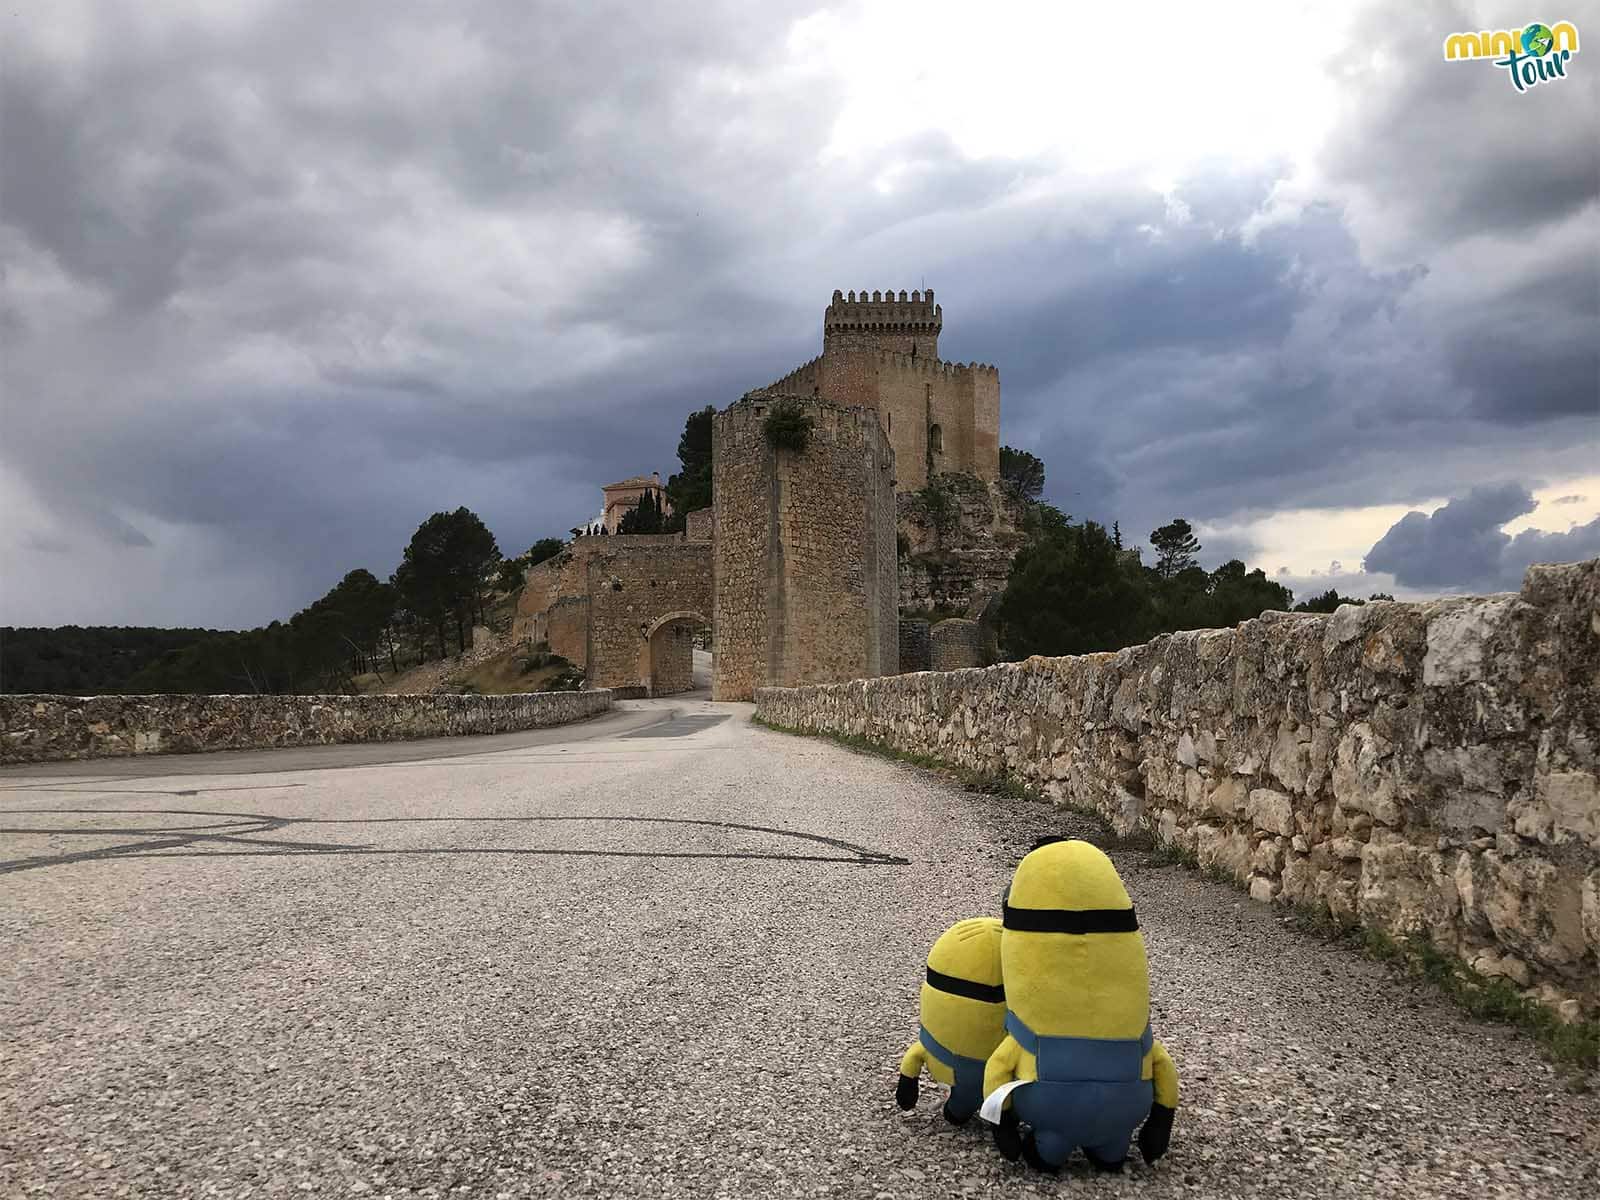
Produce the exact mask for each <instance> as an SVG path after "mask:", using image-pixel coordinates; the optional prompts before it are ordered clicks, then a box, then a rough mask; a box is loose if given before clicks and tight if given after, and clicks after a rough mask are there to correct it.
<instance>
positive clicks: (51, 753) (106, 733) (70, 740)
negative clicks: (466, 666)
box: [0, 691, 612, 763]
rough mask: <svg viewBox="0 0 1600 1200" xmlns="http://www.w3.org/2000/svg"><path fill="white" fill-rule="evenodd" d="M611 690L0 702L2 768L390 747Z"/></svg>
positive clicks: (490, 729) (558, 710)
mask: <svg viewBox="0 0 1600 1200" xmlns="http://www.w3.org/2000/svg"><path fill="white" fill-rule="evenodd" d="M611 701H612V697H611V693H610V692H608V691H592V692H537V693H527V694H524V695H517V696H446V695H427V696H35V695H20V696H0V763H23V762H49V761H52V760H59V759H78V758H106V757H120V756H124V755H130V754H190V753H197V752H200V751H206V750H261V749H269V748H273V747H280V746H321V745H327V744H330V743H334V742H386V741H399V740H402V739H407V738H427V737H444V736H453V735H456V734H471V733H512V732H515V731H518V730H524V729H540V728H543V727H545V726H547V725H564V724H566V723H567V722H569V721H578V720H582V719H583V718H585V717H592V716H596V715H598V714H599V713H603V712H606V711H608V710H609V709H610V708H611Z"/></svg>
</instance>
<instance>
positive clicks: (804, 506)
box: [712, 393, 899, 700]
mask: <svg viewBox="0 0 1600 1200" xmlns="http://www.w3.org/2000/svg"><path fill="white" fill-rule="evenodd" d="M776 399H778V397H775V396H772V395H770V394H767V393H751V395H749V396H747V397H745V398H744V399H743V400H741V401H739V402H738V403H737V404H734V405H732V406H731V407H729V408H728V409H727V410H725V411H724V412H721V413H718V414H717V418H716V421H715V423H714V424H713V427H712V446H713V452H712V462H713V472H712V474H713V489H714V494H715V497H716V501H715V508H716V510H717V537H716V543H715V553H714V561H715V574H716V587H715V594H716V617H715V627H716V638H717V652H716V661H715V668H714V676H715V682H714V694H715V695H716V696H717V698H718V699H723V700H733V699H749V698H750V696H751V695H752V693H753V692H754V690H755V689H756V688H757V687H761V686H765V685H767V684H773V683H780V684H791V683H805V682H810V681H816V680H832V679H852V678H859V677H864V676H868V675H879V674H885V673H892V672H893V671H895V670H896V669H897V664H898V659H899V633H898V618H897V602H898V588H897V586H896V561H895V507H894V453H893V451H892V450H891V449H890V447H889V443H888V441H887V440H886V439H885V437H884V435H883V430H882V429H881V427H880V426H879V425H878V421H877V417H876V415H875V414H874V413H872V412H871V411H870V410H865V409H859V408H849V407H844V406H840V405H835V404H827V403H823V402H820V401H815V400H811V399H808V398H806V397H795V398H794V399H796V400H797V401H798V402H799V403H801V404H802V405H803V406H804V407H805V410H806V412H807V413H808V414H809V415H810V416H811V417H812V419H813V421H814V423H815V424H814V428H813V431H812V434H811V440H810V444H809V445H808V446H807V448H806V449H805V450H804V451H803V452H800V453H795V452H793V451H789V450H775V449H774V448H773V447H772V446H771V445H770V444H769V443H768V441H767V438H766V434H765V431H764V427H763V426H764V422H765V420H766V416H767V413H768V411H769V408H770V406H771V404H772V403H773V401H774V400H776Z"/></svg>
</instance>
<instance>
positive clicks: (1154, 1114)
mask: <svg viewBox="0 0 1600 1200" xmlns="http://www.w3.org/2000/svg"><path fill="white" fill-rule="evenodd" d="M1177 1115H1178V1113H1177V1109H1173V1108H1168V1107H1167V1106H1166V1105H1165V1104H1152V1105H1151V1106H1150V1115H1149V1116H1148V1117H1146V1118H1145V1122H1144V1128H1142V1129H1140V1130H1139V1153H1140V1154H1142V1155H1144V1160H1145V1162H1147V1163H1153V1162H1155V1160H1156V1159H1158V1158H1160V1157H1161V1156H1162V1155H1163V1154H1165V1153H1166V1152H1167V1146H1168V1145H1169V1144H1170V1143H1171V1141H1172V1118H1173V1117H1175V1116H1177Z"/></svg>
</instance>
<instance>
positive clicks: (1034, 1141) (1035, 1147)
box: [1022, 1129, 1121, 1175]
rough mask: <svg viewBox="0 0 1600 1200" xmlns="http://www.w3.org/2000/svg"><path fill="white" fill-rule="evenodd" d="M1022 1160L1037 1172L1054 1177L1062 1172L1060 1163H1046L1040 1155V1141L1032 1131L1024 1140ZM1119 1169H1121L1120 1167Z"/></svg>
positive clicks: (1025, 1135) (1024, 1136)
mask: <svg viewBox="0 0 1600 1200" xmlns="http://www.w3.org/2000/svg"><path fill="white" fill-rule="evenodd" d="M1022 1158H1023V1161H1025V1162H1026V1163H1027V1164H1028V1165H1029V1166H1030V1167H1032V1168H1033V1169H1034V1170H1035V1171H1043V1172H1044V1173H1045V1174H1046V1175H1054V1174H1055V1173H1056V1172H1058V1171H1059V1170H1061V1166H1060V1164H1059V1163H1049V1162H1045V1160H1044V1157H1043V1156H1042V1155H1041V1154H1040V1153H1039V1139H1038V1138H1036V1137H1034V1136H1033V1131H1032V1130H1031V1129H1030V1130H1029V1131H1028V1132H1027V1133H1026V1134H1024V1135H1023V1138H1022ZM1118 1169H1119V1170H1120V1169H1121V1168H1120V1166H1119V1167H1118Z"/></svg>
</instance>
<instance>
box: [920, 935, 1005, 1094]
mask: <svg viewBox="0 0 1600 1200" xmlns="http://www.w3.org/2000/svg"><path fill="white" fill-rule="evenodd" d="M1005 1020H1006V993H1005V988H1004V987H1002V986H1001V983H1000V922H999V921H996V920H995V919H994V918H993V917H974V918H972V919H971V920H969V921H958V922H957V923H956V924H954V925H952V926H951V927H950V928H949V929H947V930H945V931H944V932H943V933H942V934H940V935H939V940H938V941H936V942H934V944H933V949H931V950H929V951H928V975H927V978H926V979H925V980H924V981H923V984H922V1031H921V1033H920V1034H918V1036H917V1040H916V1041H914V1042H912V1043H911V1047H910V1049H908V1050H907V1051H906V1053H905V1057H904V1058H902V1059H901V1060H900V1082H899V1084H898V1085H897V1087H896V1088H895V1094H894V1098H895V1102H896V1103H897V1104H899V1105H900V1107H901V1108H915V1107H916V1104H917V1077H918V1076H919V1075H921V1074H922V1068H923V1067H924V1066H926V1067H927V1068H928V1074H929V1075H931V1076H933V1078H934V1079H935V1080H937V1081H938V1082H939V1083H942V1084H945V1085H946V1086H947V1087H949V1089H950V1098H949V1099H948V1100H946V1101H945V1103H944V1115H945V1119H946V1120H948V1121H951V1122H952V1123H954V1124H956V1125H960V1124H962V1123H963V1122H965V1121H966V1120H967V1119H968V1118H969V1117H971V1116H972V1114H973V1113H975V1112H977V1111H978V1106H979V1105H980V1104H981V1103H982V1102H983V1072H984V1065H985V1062H986V1060H987V1059H988V1057H989V1055H990V1054H991V1053H992V1052H993V1051H994V1048H995V1047H996V1046H998V1045H999V1044H1000V1039H1001V1038H1003V1037H1004V1036H1005Z"/></svg>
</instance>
